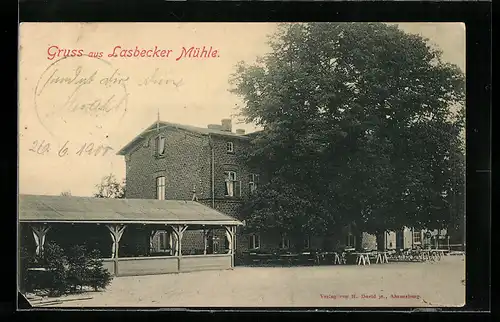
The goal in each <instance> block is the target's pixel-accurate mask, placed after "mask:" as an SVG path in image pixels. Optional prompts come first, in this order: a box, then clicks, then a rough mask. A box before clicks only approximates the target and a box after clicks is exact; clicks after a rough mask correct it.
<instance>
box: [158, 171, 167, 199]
mask: <svg viewBox="0 0 500 322" xmlns="http://www.w3.org/2000/svg"><path fill="white" fill-rule="evenodd" d="M156 199H158V200H165V177H158V178H156Z"/></svg>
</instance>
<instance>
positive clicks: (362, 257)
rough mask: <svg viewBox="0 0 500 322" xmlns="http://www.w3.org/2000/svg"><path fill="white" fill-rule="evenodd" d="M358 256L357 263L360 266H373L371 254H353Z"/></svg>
mask: <svg viewBox="0 0 500 322" xmlns="http://www.w3.org/2000/svg"><path fill="white" fill-rule="evenodd" d="M353 254H355V255H357V256H358V258H357V260H356V263H357V264H358V265H366V264H368V265H371V263H370V254H371V253H353Z"/></svg>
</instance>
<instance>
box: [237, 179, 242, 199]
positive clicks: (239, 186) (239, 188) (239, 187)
mask: <svg viewBox="0 0 500 322" xmlns="http://www.w3.org/2000/svg"><path fill="white" fill-rule="evenodd" d="M238 182H239V185H238V190H239V196H240V197H241V180H240V181H238Z"/></svg>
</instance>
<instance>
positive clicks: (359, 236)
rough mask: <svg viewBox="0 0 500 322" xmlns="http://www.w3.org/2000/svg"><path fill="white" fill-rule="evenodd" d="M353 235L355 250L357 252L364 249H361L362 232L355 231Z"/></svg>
mask: <svg viewBox="0 0 500 322" xmlns="http://www.w3.org/2000/svg"><path fill="white" fill-rule="evenodd" d="M354 236H356V245H355V248H356V251H358V252H362V251H364V249H363V232H361V231H355V232H354Z"/></svg>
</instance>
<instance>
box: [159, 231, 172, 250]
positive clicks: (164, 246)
mask: <svg viewBox="0 0 500 322" xmlns="http://www.w3.org/2000/svg"><path fill="white" fill-rule="evenodd" d="M158 238H159V240H160V245H159V246H160V251H166V250H168V249H170V245H169V236H168V232H166V231H164V230H162V231H159V232H158Z"/></svg>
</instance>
